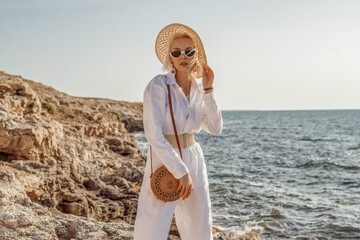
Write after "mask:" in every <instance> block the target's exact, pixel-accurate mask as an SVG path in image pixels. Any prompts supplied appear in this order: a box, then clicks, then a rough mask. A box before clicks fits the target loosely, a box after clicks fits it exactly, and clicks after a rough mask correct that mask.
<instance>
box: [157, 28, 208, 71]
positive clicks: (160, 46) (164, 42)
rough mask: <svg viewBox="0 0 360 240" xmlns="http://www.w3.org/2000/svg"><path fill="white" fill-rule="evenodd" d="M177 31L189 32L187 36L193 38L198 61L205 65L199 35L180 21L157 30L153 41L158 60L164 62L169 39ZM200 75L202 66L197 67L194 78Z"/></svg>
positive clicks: (203, 51) (204, 56)
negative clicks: (157, 32)
mask: <svg viewBox="0 0 360 240" xmlns="http://www.w3.org/2000/svg"><path fill="white" fill-rule="evenodd" d="M178 32H181V33H187V34H189V36H190V37H191V38H192V39H193V41H194V43H195V47H196V48H197V49H198V57H197V59H198V63H199V64H200V66H206V65H207V60H206V54H205V50H204V46H203V44H202V42H201V39H200V37H199V35H198V34H197V33H196V32H195V31H194V30H193V29H191V28H190V27H188V26H186V25H183V24H180V23H173V24H170V25H167V26H166V27H164V28H163V29H162V30H161V31H160V32H159V34H158V36H157V38H156V42H155V52H156V56H157V57H158V58H159V60H160V62H161V63H162V64H164V63H165V59H166V55H168V49H169V44H170V40H171V39H172V37H173V36H174V34H175V33H178ZM201 77H202V67H200V68H198V69H197V71H196V78H201Z"/></svg>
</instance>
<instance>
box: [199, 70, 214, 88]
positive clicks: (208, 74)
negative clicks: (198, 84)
mask: <svg viewBox="0 0 360 240" xmlns="http://www.w3.org/2000/svg"><path fill="white" fill-rule="evenodd" d="M213 82H214V72H213V70H212V69H211V68H210V67H209V65H206V66H203V76H202V83H203V87H204V88H209V87H212V85H213Z"/></svg>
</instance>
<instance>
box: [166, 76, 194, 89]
mask: <svg viewBox="0 0 360 240" xmlns="http://www.w3.org/2000/svg"><path fill="white" fill-rule="evenodd" d="M165 75H166V78H167V79H166V83H167V84H169V85H172V84H175V86H176V87H180V86H179V85H178V83H177V82H176V78H175V73H171V72H169V73H166V74H165ZM191 84H192V85H193V86H195V88H196V89H198V88H199V85H198V83H197V81H196V80H195V79H193V80H192V82H191Z"/></svg>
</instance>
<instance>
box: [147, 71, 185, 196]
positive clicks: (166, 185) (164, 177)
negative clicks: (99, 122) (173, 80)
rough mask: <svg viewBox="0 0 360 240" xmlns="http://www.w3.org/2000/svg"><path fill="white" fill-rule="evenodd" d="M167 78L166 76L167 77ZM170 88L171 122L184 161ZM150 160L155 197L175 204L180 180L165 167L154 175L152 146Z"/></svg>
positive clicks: (152, 187) (152, 188) (151, 181)
mask: <svg viewBox="0 0 360 240" xmlns="http://www.w3.org/2000/svg"><path fill="white" fill-rule="evenodd" d="M165 77H166V76H165ZM167 88H168V92H169V94H168V96H169V106H170V112H171V120H172V123H173V127H174V132H175V136H176V142H177V145H178V148H179V151H180V156H181V160H182V161H184V160H183V157H182V153H181V147H180V142H179V137H178V135H177V131H176V126H175V120H174V113H173V109H172V104H171V94H170V87H169V85H168V84H167ZM150 158H151V175H150V179H151V180H150V184H151V190H152V192H153V193H154V195H155V197H156V198H157V199H159V200H162V201H164V202H173V201H176V200H178V199H179V198H180V191H176V189H177V188H178V187H179V183H180V180H179V179H176V178H175V177H174V175H172V174H171V173H170V172H169V170H167V168H166V167H165V166H162V167H159V168H158V169H157V170H156V171H155V172H154V173H153V169H152V149H151V145H150Z"/></svg>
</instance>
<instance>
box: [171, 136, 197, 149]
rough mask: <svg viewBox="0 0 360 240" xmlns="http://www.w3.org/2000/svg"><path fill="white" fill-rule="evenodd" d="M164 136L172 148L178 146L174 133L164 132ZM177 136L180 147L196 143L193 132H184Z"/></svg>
mask: <svg viewBox="0 0 360 240" xmlns="http://www.w3.org/2000/svg"><path fill="white" fill-rule="evenodd" d="M164 136H165V138H166V139H167V140H168V141H169V143H170V144H171V146H172V147H173V148H178V145H177V142H176V136H175V135H166V134H164ZM178 137H179V142H180V148H187V147H190V146H192V145H194V144H195V143H196V142H195V139H194V133H184V134H180V135H178Z"/></svg>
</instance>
